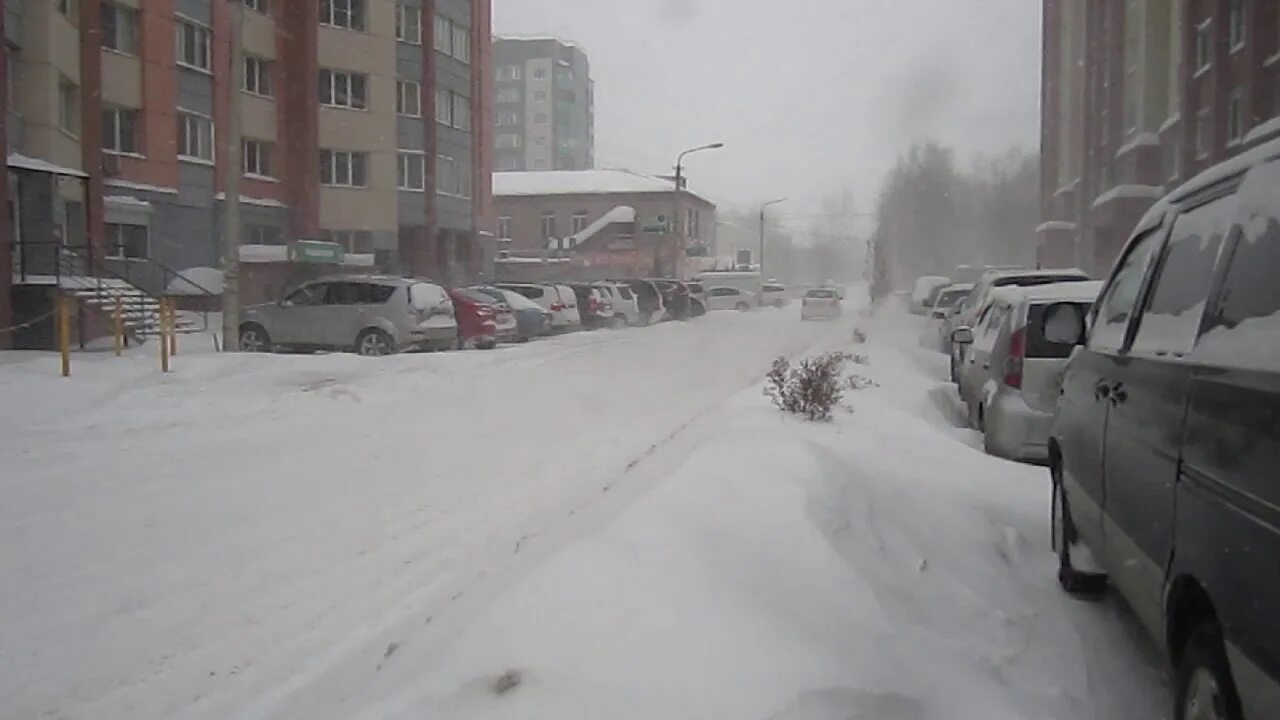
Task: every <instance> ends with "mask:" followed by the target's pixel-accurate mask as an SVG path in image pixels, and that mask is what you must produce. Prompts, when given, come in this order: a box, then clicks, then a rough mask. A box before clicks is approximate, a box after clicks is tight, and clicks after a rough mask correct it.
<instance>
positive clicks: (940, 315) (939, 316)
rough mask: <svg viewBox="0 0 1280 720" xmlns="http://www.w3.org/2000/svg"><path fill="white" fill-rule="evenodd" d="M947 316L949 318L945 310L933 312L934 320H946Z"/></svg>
mask: <svg viewBox="0 0 1280 720" xmlns="http://www.w3.org/2000/svg"><path fill="white" fill-rule="evenodd" d="M946 316H947V313H946V311H945V310H934V311H933V319H934V320H941V319H943V318H945V317H946Z"/></svg>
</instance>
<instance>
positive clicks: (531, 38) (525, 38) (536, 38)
mask: <svg viewBox="0 0 1280 720" xmlns="http://www.w3.org/2000/svg"><path fill="white" fill-rule="evenodd" d="M493 39H494V40H510V41H512V42H546V41H548V40H550V41H552V42H558V43H560V44H561V45H564V46H565V47H576V48H581V47H582V46H581V45H579V44H578V43H576V42H574V41H572V40H565V39H564V38H558V37H556V36H554V35H494V36H493Z"/></svg>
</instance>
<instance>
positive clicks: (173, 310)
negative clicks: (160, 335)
mask: <svg viewBox="0 0 1280 720" xmlns="http://www.w3.org/2000/svg"><path fill="white" fill-rule="evenodd" d="M165 299H166V300H168V301H169V356H170V357H176V356H177V355H178V306H177V303H175V302H174V300H173V298H165Z"/></svg>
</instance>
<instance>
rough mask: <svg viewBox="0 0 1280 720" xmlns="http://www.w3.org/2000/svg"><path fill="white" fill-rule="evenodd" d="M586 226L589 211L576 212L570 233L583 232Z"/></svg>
mask: <svg viewBox="0 0 1280 720" xmlns="http://www.w3.org/2000/svg"><path fill="white" fill-rule="evenodd" d="M586 227H587V213H586V212H582V211H579V212H576V213H574V214H573V224H572V225H570V228H571V230H570V233H571V234H573V235H577V234H578V233H580V232H582V231H583V230H584V229H585V228H586Z"/></svg>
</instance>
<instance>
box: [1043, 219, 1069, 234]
mask: <svg viewBox="0 0 1280 720" xmlns="http://www.w3.org/2000/svg"><path fill="white" fill-rule="evenodd" d="M1075 229H1076V224H1075V223H1073V222H1067V221H1066V220H1048V221H1045V222H1042V223H1040V224H1039V225H1037V226H1036V232H1038V233H1039V232H1053V231H1055V230H1068V231H1070V230H1075Z"/></svg>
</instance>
